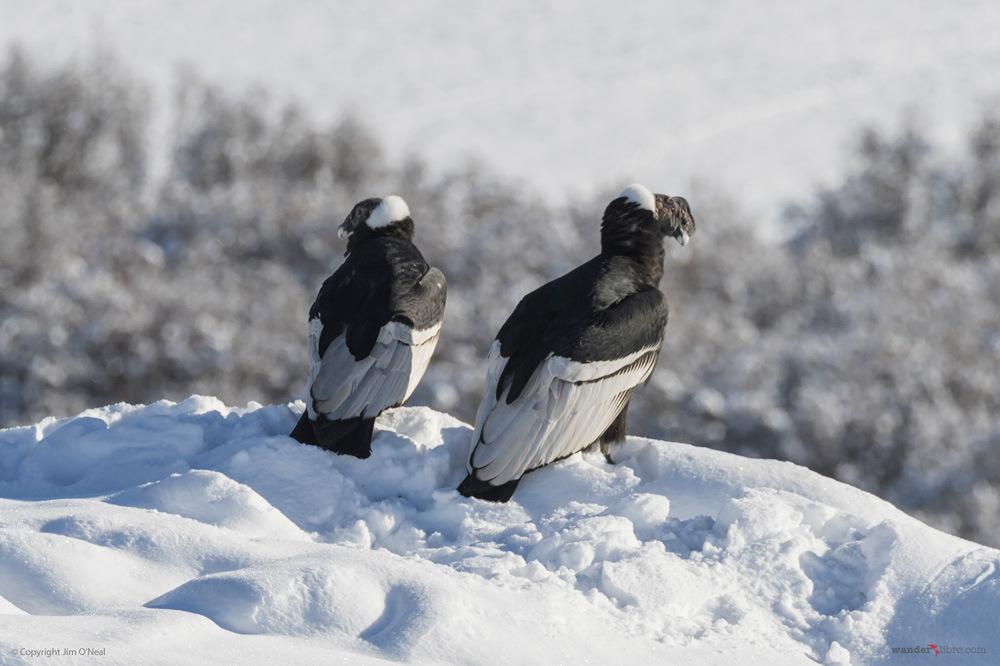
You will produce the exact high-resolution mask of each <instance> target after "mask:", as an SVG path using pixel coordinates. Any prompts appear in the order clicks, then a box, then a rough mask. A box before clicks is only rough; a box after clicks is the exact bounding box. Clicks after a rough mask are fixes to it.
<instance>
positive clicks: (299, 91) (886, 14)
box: [0, 0, 1000, 215]
mask: <svg viewBox="0 0 1000 666" xmlns="http://www.w3.org/2000/svg"><path fill="white" fill-rule="evenodd" d="M998 35H1000V3H996V2H993V1H992V0H982V1H975V0H969V1H965V2H937V1H931V0H911V1H907V2H902V1H900V2H871V1H870V0H820V1H811V2H801V1H800V0H772V1H770V2H763V3H753V5H752V7H751V5H750V4H749V3H743V2H738V1H737V0H719V1H717V2H711V3H692V2H680V1H668V2H662V1H654V0H646V1H644V2H630V3H607V2H603V1H595V0H573V1H570V0H530V1H524V0H517V1H513V2H502V3H491V4H487V3H469V2H461V1H449V0H430V1H424V2H419V3H416V2H407V1H404V0H385V1H381V2H377V1H376V2H365V3H358V2H347V1H346V0H334V1H328V2H319V1H318V0H317V1H307V2H296V3H289V2H279V1H277V0H244V1H242V2H223V1H221V0H216V1H202V2H198V3H193V2H192V3H177V2H167V1H166V0H148V1H146V2H128V1H124V0H90V1H88V2H83V1H80V2H72V3H67V2H59V1H56V0H31V1H30V2H25V1H19V0H0V46H4V47H5V46H7V45H9V44H12V43H20V44H21V45H23V46H24V47H25V48H26V49H27V51H28V53H29V54H30V55H31V56H33V57H34V58H35V59H40V60H43V61H49V62H65V61H66V60H67V59H69V58H73V57H79V56H81V55H83V56H86V55H88V54H89V53H91V52H92V51H93V48H94V45H95V44H97V43H103V44H106V45H109V46H110V47H111V49H112V50H113V51H116V52H118V53H119V54H120V55H121V56H122V59H123V60H124V61H125V62H126V63H127V65H128V66H129V67H130V68H131V69H133V70H134V71H136V73H137V74H138V75H139V76H140V77H141V78H144V79H146V80H148V81H149V82H150V83H151V86H152V90H153V92H154V95H155V99H157V100H159V101H160V102H161V108H162V106H163V105H162V102H163V101H164V100H167V99H168V98H167V97H166V96H167V95H169V92H170V89H171V86H172V84H173V81H174V73H175V72H176V68H177V66H178V65H179V64H180V63H187V64H190V65H193V66H194V67H195V68H196V69H197V71H198V72H200V73H201V75H202V76H204V77H205V78H208V79H209V80H213V81H218V82H221V83H224V84H225V85H227V86H230V87H231V88H232V89H234V90H245V89H247V88H248V87H250V86H252V85H260V86H263V87H264V88H265V89H267V90H268V91H269V92H270V93H271V95H272V97H273V98H274V99H275V100H277V101H280V102H283V101H287V100H297V101H298V102H300V103H301V104H302V105H303V106H304V107H305V108H306V109H307V110H308V111H309V112H310V113H311V114H312V115H313V116H314V117H316V118H317V119H319V120H323V121H327V120H334V119H337V118H339V117H340V116H341V115H342V114H344V113H345V112H346V111H353V112H355V113H356V114H357V115H359V116H360V117H361V118H362V119H363V120H364V121H365V122H366V123H367V124H368V125H369V126H370V127H371V128H372V129H373V130H375V131H376V132H377V134H378V135H379V136H380V137H381V138H382V140H383V142H384V143H385V145H386V146H387V147H388V149H389V153H390V156H392V157H400V156H403V155H405V154H407V153H419V154H420V155H422V156H423V157H424V158H425V159H427V160H429V162H430V163H431V165H432V167H434V168H435V169H447V168H450V167H456V166H461V165H462V164H464V163H465V162H466V161H467V160H469V159H475V160H477V161H479V162H480V163H481V164H483V165H484V166H486V167H487V168H488V169H491V170H494V171H497V172H500V173H501V174H504V175H507V176H510V177H513V178H516V179H518V180H520V181H523V182H524V183H526V184H527V187H530V188H532V189H533V190H534V192H535V193H542V194H543V195H545V196H548V197H549V198H551V199H554V200H560V199H564V198H567V197H572V196H573V195H575V194H590V193H593V192H594V190H595V189H596V188H606V189H607V190H609V191H612V190H613V191H618V190H619V189H620V188H621V187H623V186H624V185H627V184H628V183H632V182H636V181H638V182H642V183H644V184H646V185H648V186H649V187H651V188H652V189H653V190H655V191H660V192H666V193H668V194H686V193H687V190H688V189H689V188H690V186H691V184H692V182H694V181H695V180H700V181H703V182H705V183H707V184H709V186H710V187H711V188H713V189H719V190H721V191H723V192H726V193H728V194H730V195H731V196H733V197H735V198H738V199H739V200H741V201H742V202H743V203H744V206H745V207H746V209H747V210H749V211H750V212H751V213H756V214H760V213H763V214H766V215H773V214H774V213H776V211H778V210H780V208H781V206H782V203H783V202H784V201H785V200H786V199H788V198H793V197H799V198H801V197H804V196H807V195H808V194H809V192H811V190H812V188H813V187H814V186H815V185H816V184H817V183H821V182H826V181H828V179H830V178H833V177H836V176H837V175H838V174H840V173H841V172H842V167H843V165H844V162H845V158H846V155H847V151H848V149H849V147H850V145H851V140H852V138H853V137H854V136H855V132H856V130H857V128H858V127H859V126H860V125H863V124H866V123H873V124H876V125H878V126H880V127H891V126H894V125H897V124H898V122H899V120H900V119H901V118H902V117H903V114H904V112H912V113H914V114H915V115H916V118H917V119H918V120H919V121H920V122H921V123H923V124H924V125H925V126H927V127H928V128H929V129H930V130H931V132H932V136H933V137H934V138H935V139H936V140H938V141H940V142H941V144H942V145H944V146H947V147H952V148H954V147H956V146H958V145H959V141H960V140H961V138H962V137H963V135H964V132H965V131H966V129H967V127H968V126H969V125H970V124H971V123H972V122H973V121H974V119H975V118H976V117H977V116H978V115H979V114H980V113H981V110H982V108H983V106H984V103H985V102H987V101H988V100H994V101H995V100H997V99H998V97H1000V38H998V37H997V36H998ZM155 120H156V123H155V126H156V127H157V128H158V130H159V132H160V134H161V136H163V135H165V134H164V133H165V131H166V128H167V127H168V126H169V119H168V118H167V117H166V114H165V113H162V112H161V113H160V114H159V116H157V117H156V119H155Z"/></svg>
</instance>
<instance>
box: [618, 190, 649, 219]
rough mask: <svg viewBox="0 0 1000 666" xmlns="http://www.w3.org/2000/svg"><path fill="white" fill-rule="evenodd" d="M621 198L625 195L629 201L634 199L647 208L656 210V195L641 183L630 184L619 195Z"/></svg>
mask: <svg viewBox="0 0 1000 666" xmlns="http://www.w3.org/2000/svg"><path fill="white" fill-rule="evenodd" d="M618 197H619V198H621V197H625V198H626V199H628V200H629V201H633V202H635V203H637V204H639V205H640V206H642V207H643V208H645V209H646V210H651V211H654V212H655V211H656V197H654V196H653V193H652V192H650V191H649V189H648V188H647V187H646V186H645V185H640V184H639V183H635V184H634V185H629V186H628V187H626V188H625V189H624V190H622V193H621V194H619V195H618Z"/></svg>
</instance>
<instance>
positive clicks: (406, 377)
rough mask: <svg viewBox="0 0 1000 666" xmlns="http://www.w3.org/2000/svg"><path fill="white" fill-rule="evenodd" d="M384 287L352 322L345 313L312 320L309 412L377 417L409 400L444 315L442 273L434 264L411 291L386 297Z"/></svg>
mask: <svg viewBox="0 0 1000 666" xmlns="http://www.w3.org/2000/svg"><path fill="white" fill-rule="evenodd" d="M379 286H380V285H374V287H372V288H370V289H369V291H368V293H367V294H365V295H364V297H362V298H361V299H360V303H359V305H358V306H357V307H356V309H354V319H353V320H352V321H350V322H346V323H345V322H344V321H343V320H342V318H341V317H339V316H338V315H341V314H342V313H343V312H344V310H337V311H330V310H328V311H327V312H328V314H327V316H326V317H323V316H316V317H315V318H313V319H311V320H310V322H309V346H308V349H309V393H310V398H311V400H310V405H309V410H310V417H312V418H315V416H316V414H317V413H319V414H323V415H325V416H326V417H327V418H329V419H334V420H336V419H346V418H354V417H357V416H363V417H365V418H371V417H374V416H377V415H378V413H379V412H381V411H382V410H383V409H386V408H388V407H394V406H396V405H400V404H402V403H403V402H404V401H405V400H406V399H407V398H409V397H410V395H411V394H412V393H413V391H414V389H416V387H417V384H418V383H419V382H420V379H421V378H422V377H423V375H424V372H425V371H426V370H427V365H428V363H429V362H430V358H431V356H432V355H433V353H434V349H435V347H436V346H437V341H438V337H439V335H440V332H441V321H442V319H443V318H444V304H445V296H446V290H447V287H446V283H445V279H444V275H442V274H441V271H439V270H437V269H436V268H431V269H429V270H427V271H426V272H425V273H424V275H423V277H422V278H420V279H419V280H417V281H416V283H415V284H414V283H410V288H409V289H404V290H403V291H402V292H401V293H398V294H391V295H388V296H384V297H381V298H380V297H379V295H380V294H384V293H386V292H387V291H391V290H387V289H379V288H378V287H379ZM333 289H334V287H331V291H332V290H333ZM331 299H332V297H331ZM382 301H387V303H382ZM380 311H384V312H386V313H388V314H385V315H380V314H379V312H380ZM390 317H391V319H389V318H390ZM326 318H329V319H332V320H333V322H332V329H331V328H326V327H325V325H324V319H326ZM386 319H389V320H388V321H386ZM373 324H374V325H373ZM379 324H381V325H379ZM331 330H332V331H334V335H333V336H332V339H331V335H330V333H331Z"/></svg>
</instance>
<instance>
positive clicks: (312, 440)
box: [291, 412, 375, 458]
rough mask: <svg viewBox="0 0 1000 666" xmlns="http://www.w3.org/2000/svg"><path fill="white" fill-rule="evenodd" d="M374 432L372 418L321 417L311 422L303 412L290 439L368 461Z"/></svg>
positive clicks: (373, 420)
mask: <svg viewBox="0 0 1000 666" xmlns="http://www.w3.org/2000/svg"><path fill="white" fill-rule="evenodd" d="M374 432H375V419H374V418H364V417H360V416H359V417H357V418H353V419H343V420H338V421H331V420H328V419H324V418H319V419H317V420H315V421H312V420H310V419H309V416H308V412H306V413H304V414H303V415H302V418H301V419H299V422H298V424H297V425H296V426H295V429H294V430H292V433H291V436H292V437H293V438H295V439H297V440H298V441H300V442H302V443H303V444H311V445H312V446H318V447H320V448H321V449H326V450H327V451H333V452H334V453H339V454H342V455H348V456H354V457H355V458H367V457H368V456H370V455H371V454H372V435H373V434H374Z"/></svg>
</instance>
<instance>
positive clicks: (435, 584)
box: [0, 397, 1000, 664]
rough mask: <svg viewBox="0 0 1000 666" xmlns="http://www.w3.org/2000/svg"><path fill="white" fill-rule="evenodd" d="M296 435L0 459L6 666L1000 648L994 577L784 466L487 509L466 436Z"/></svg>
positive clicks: (202, 404) (539, 495)
mask: <svg viewBox="0 0 1000 666" xmlns="http://www.w3.org/2000/svg"><path fill="white" fill-rule="evenodd" d="M302 409H303V405H302V403H294V404H291V405H284V406H280V405H279V406H268V407H262V406H259V405H254V404H251V405H250V406H248V407H246V408H240V409H234V408H230V407H227V406H225V405H223V404H222V403H220V402H219V401H218V400H216V399H214V398H205V397H192V398H190V399H189V400H186V401H184V402H182V403H180V404H173V403H169V402H160V403H156V404H154V405H150V406H145V407H136V406H130V405H114V406H110V407H105V408H102V409H96V410H89V411H87V412H84V413H83V414H80V415H79V416H77V417H74V418H70V419H63V420H55V419H47V420H45V421H43V422H42V423H39V424H37V425H35V426H31V427H27V428H15V429H10V430H5V431H2V432H0V650H2V652H0V654H3V655H4V658H3V663H28V662H29V661H32V660H33V659H37V657H35V656H32V655H31V650H35V649H39V648H44V647H46V646H51V645H80V646H82V647H88V648H92V649H105V650H106V655H108V656H109V657H111V658H112V661H113V662H116V663H125V662H127V663H136V664H143V663H164V662H165V661H187V662H189V663H247V662H248V661H250V660H251V659H253V660H260V659H262V658H263V659H264V660H265V661H274V660H289V659H292V658H294V660H296V661H301V662H303V663H316V662H320V661H328V660H329V659H331V658H341V659H345V660H346V659H349V660H351V661H352V662H357V663H384V662H385V661H400V660H402V661H407V662H411V663H463V664H489V663H496V662H498V661H500V660H503V661H509V662H513V663H526V664H550V663H570V662H574V663H575V662H580V661H588V660H590V661H600V662H605V663H662V662H664V661H667V662H669V661H671V660H674V661H677V660H680V661H683V662H687V663H705V664H729V663H733V664H736V663H742V662H743V661H744V660H745V659H746V657H747V655H755V656H758V657H760V658H775V659H779V660H780V663H802V664H813V663H817V662H819V663H829V664H844V663H855V664H862V663H864V664H868V663H878V662H882V661H889V660H891V659H893V652H892V648H893V647H908V648H912V647H914V646H927V645H929V644H936V645H949V646H961V647H962V648H963V649H964V648H984V649H985V650H986V653H985V654H972V655H970V654H963V657H965V660H964V661H963V663H988V661H987V660H988V659H991V658H995V657H991V656H990V655H995V654H996V650H997V649H998V648H1000V645H997V639H996V637H995V634H996V631H995V625H996V617H997V615H998V612H1000V573H998V572H1000V552H998V551H996V550H992V549H989V548H985V547H981V546H977V545H976V544H973V543H969V542H967V541H963V540H961V539H957V538H954V537H951V536H948V535H945V534H942V533H940V532H937V531H935V530H933V529H931V528H929V527H927V526H925V525H923V524H921V523H920V522H918V521H916V520H914V519H912V518H910V517H908V516H906V515H905V514H903V513H901V512H900V511H898V510H896V509H895V508H894V507H892V506H891V505H889V504H887V503H886V502H884V501H882V500H879V499H878V498H875V497H873V496H871V495H868V494H866V493H864V492H862V491H859V490H857V489H855V488H852V487H850V486H846V485H844V484H841V483H838V482H836V481H832V480H830V479H827V478H824V477H822V476H819V475H817V474H814V473H812V472H810V471H808V470H806V469H804V468H801V467H797V466H795V465H792V464H790V463H782V462H776V461H767V460H751V459H746V458H740V457H738V456H733V455H729V454H724V453H719V452H715V451H710V450H706V449H700V448H697V447H693V446H687V445H683V444H673V443H666V442H655V441H651V440H645V439H641V438H634V437H633V438H630V439H629V440H628V442H627V443H626V445H625V446H624V447H623V448H622V450H621V451H620V452H619V453H618V455H617V458H618V463H617V464H615V465H609V464H608V463H606V462H605V461H604V459H603V457H602V456H601V455H599V454H595V455H591V454H582V455H581V454H578V455H576V456H573V457H571V458H568V459H566V460H564V461H562V462H560V463H557V464H554V465H551V466H549V467H546V468H544V469H541V470H537V471H535V472H532V473H531V474H529V475H527V476H526V477H525V478H524V480H523V481H522V483H521V485H520V487H519V488H518V491H517V494H516V495H515V498H514V500H513V501H512V502H510V503H509V504H505V505H496V504H492V503H488V502H483V501H480V500H470V499H466V498H464V497H461V496H460V495H458V493H457V492H455V490H454V488H455V486H456V485H457V484H458V483H459V481H461V479H462V478H463V476H464V474H465V467H464V466H465V460H466V456H467V455H468V446H469V438H470V436H471V432H470V428H469V426H467V425H465V424H463V423H460V422H458V421H456V420H454V419H452V418H451V417H449V416H447V415H444V414H440V413H436V412H433V411H431V410H428V409H426V408H400V409H396V410H393V411H391V412H388V413H386V414H385V415H383V417H381V418H380V419H379V421H378V424H377V429H378V430H377V434H376V437H375V440H374V443H373V451H372V457H371V458H369V459H368V460H357V459H354V458H350V457H343V456H336V455H333V454H330V453H327V452H325V451H322V450H319V449H316V448H313V447H307V446H303V445H301V444H299V443H297V442H295V441H294V440H292V439H291V438H289V437H287V435H286V433H288V432H289V431H290V430H291V428H292V426H293V425H294V423H295V421H296V419H297V418H298V415H299V414H300V413H301V411H302ZM180 635H183V636H184V637H185V641H178V640H174V639H176V637H177V636H180ZM171 637H174V639H171ZM167 657H169V658H167ZM977 659H979V660H981V661H979V662H977V661H976V660H977Z"/></svg>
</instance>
